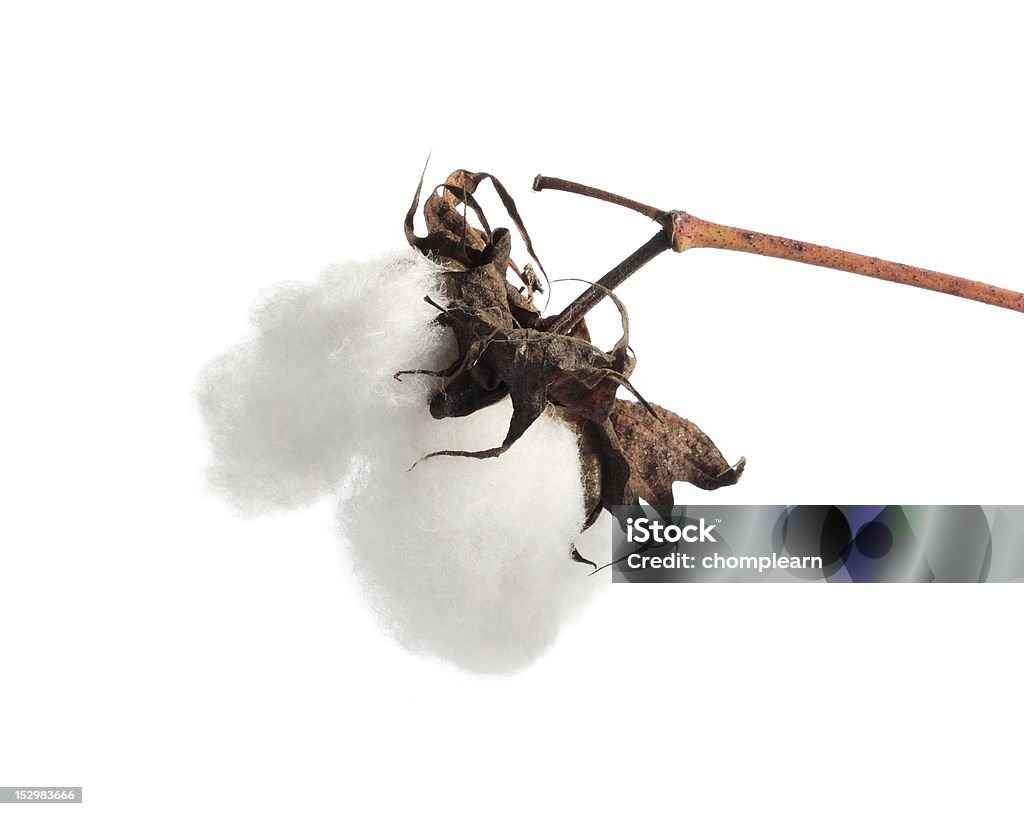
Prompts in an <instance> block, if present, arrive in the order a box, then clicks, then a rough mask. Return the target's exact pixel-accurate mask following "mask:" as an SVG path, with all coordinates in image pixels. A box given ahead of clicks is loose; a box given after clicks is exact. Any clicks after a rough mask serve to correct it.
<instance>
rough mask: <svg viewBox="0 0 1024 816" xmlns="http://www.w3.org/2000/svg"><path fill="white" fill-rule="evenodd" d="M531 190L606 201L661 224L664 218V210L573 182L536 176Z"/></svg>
mask: <svg viewBox="0 0 1024 816" xmlns="http://www.w3.org/2000/svg"><path fill="white" fill-rule="evenodd" d="M533 189H534V190H536V191H537V192H540V191H541V190H561V191H562V192H563V193H575V194H576V195H581V196H586V197H587V198H596V199H598V200H599V201H607V202H608V203H609V204H618V205H619V206H620V207H626V208H627V209H630V210H633V211H635V212H638V213H640V214H641V215H646V216H647V217H648V218H650V219H651V220H652V221H657V222H659V223H661V221H662V219H663V218H664V217H665V212H664V210H659V209H658V208H657V207H651V206H649V205H647V204H641V203H640V202H639V201H634V200H633V199H631V198H625V197H623V196H620V195H615V193H609V192H606V191H604V190H598V189H597V188H596V187H588V186H587V185H586V184H578V183H577V182H575V181H566V180H565V179H560V178H552V177H551V176H540V175H538V176H537V177H536V178H535V179H534V180H533Z"/></svg>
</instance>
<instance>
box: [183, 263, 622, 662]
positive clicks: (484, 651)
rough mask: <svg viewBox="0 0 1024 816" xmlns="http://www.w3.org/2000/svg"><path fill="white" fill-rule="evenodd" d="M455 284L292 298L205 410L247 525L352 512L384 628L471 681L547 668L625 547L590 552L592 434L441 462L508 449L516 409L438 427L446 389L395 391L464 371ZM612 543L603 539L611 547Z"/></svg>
mask: <svg viewBox="0 0 1024 816" xmlns="http://www.w3.org/2000/svg"><path fill="white" fill-rule="evenodd" d="M438 272H439V268H438V267H437V266H436V265H434V264H433V263H431V262H430V261H428V260H426V259H425V258H424V257H423V256H422V255H421V254H420V253H418V252H416V251H415V250H408V251H406V252H402V253H395V254H393V255H389V256H385V257H382V258H378V259H375V260H373V261H370V262H367V263H359V264H356V263H349V264H344V265H339V266H334V267H331V268H330V269H328V270H327V271H326V272H325V273H324V274H323V276H322V277H321V278H320V280H319V281H318V282H316V283H314V284H288V285H284V286H281V287H278V288H277V289H276V290H274V291H272V292H270V293H269V294H268V295H266V296H265V297H264V298H263V299H262V300H261V301H260V303H259V304H258V305H257V307H256V308H255V309H254V312H253V323H254V324H255V333H254V334H253V336H252V337H251V338H249V339H248V340H247V341H245V342H243V343H241V344H240V345H238V346H237V347H235V348H234V349H232V350H231V351H229V352H227V353H226V354H224V355H223V356H221V357H220V358H218V359H217V360H215V361H214V362H213V363H211V364H210V366H209V367H208V368H207V369H206V371H205V372H204V373H203V375H202V377H201V381H200V387H199V401H200V405H201V408H202V412H203V415H204V418H205V419H206V422H207V425H208V427H209V431H210V437H211V441H212V447H213V453H214V458H213V464H212V465H211V467H210V479H211V482H212V483H213V484H214V485H215V486H216V487H217V488H218V489H219V490H221V491H222V492H223V493H224V494H226V496H227V497H228V498H229V499H230V500H231V501H232V503H233V504H234V505H235V506H236V507H238V508H239V509H241V510H242V511H243V512H247V513H252V512H258V511H261V510H267V509H275V508H287V507H294V506H298V505H302V504H306V503H309V502H311V501H313V500H315V499H317V498H319V497H321V496H322V495H324V494H325V493H330V492H334V493H335V495H340V496H341V501H340V504H339V509H338V518H339V526H340V529H341V530H342V533H343V535H344V537H345V539H346V540H347V541H348V543H349V545H350V548H351V553H352V556H353V562H354V565H355V567H356V569H357V571H358V573H359V576H360V578H361V580H362V583H363V585H364V586H365V587H366V589H367V592H368V595H369V597H370V600H371V602H372V604H373V606H374V608H375V609H376V610H377V612H378V614H379V616H380V618H381V621H382V623H383V625H384V626H385V627H386V628H387V629H388V630H389V631H390V632H391V633H392V634H394V635H395V637H396V638H397V639H398V640H399V641H400V642H401V643H403V644H404V645H405V646H407V647H408V648H410V649H412V650H414V651H418V652H426V653H431V654H435V655H438V656H440V657H442V658H444V659H446V660H449V661H451V662H453V663H455V664H457V665H459V666H462V667H464V668H468V669H472V670H476V671H486V672H499V673H504V672H511V671H515V670H517V669H520V668H522V667H524V666H526V665H528V664H529V663H530V662H532V661H533V660H534V659H536V657H537V656H538V655H540V654H541V653H542V652H543V651H544V650H545V649H546V648H547V646H549V645H550V643H551V642H552V641H553V640H554V638H555V636H556V634H557V632H558V629H559V626H560V625H561V623H562V622H563V621H564V620H565V619H566V618H567V617H568V616H569V615H570V614H571V613H572V611H573V610H574V609H576V608H578V606H579V605H580V603H581V602H582V600H583V599H584V598H585V597H586V596H587V595H588V594H589V593H590V591H592V590H593V589H594V588H595V587H596V586H598V585H600V584H602V583H604V580H605V579H604V578H603V576H591V575H590V568H589V567H587V566H586V565H583V564H579V563H576V562H574V561H572V560H571V559H570V557H569V547H570V545H571V543H572V542H574V541H575V543H576V546H577V547H578V549H579V550H580V551H581V552H582V553H583V554H584V555H586V556H587V557H589V558H591V559H592V560H594V561H597V562H598V563H605V562H606V561H607V559H608V554H609V552H610V533H609V531H608V530H607V529H605V528H604V527H603V526H602V525H600V524H599V525H597V527H595V528H594V529H592V530H590V531H588V532H587V533H586V534H584V535H583V536H582V537H581V536H580V535H579V530H580V527H581V526H582V524H583V521H584V508H583V488H582V477H581V471H580V463H579V456H578V452H577V447H576V438H575V434H574V432H573V431H572V430H571V429H570V428H569V427H568V426H567V425H565V424H564V423H563V422H562V421H561V420H560V419H558V418H557V417H556V416H554V415H553V414H552V413H551V412H550V411H549V412H548V413H547V414H545V415H544V416H542V417H541V418H540V419H539V420H538V421H537V422H536V423H534V425H533V426H532V427H531V428H530V429H529V430H528V431H527V433H526V434H525V435H524V436H523V437H522V438H521V439H520V440H518V441H517V442H516V443H515V445H513V446H512V448H511V449H510V450H509V451H508V452H507V453H505V454H503V455H502V456H500V457H497V458H495V459H486V460H477V459H467V458H452V457H435V458H433V459H429V460H426V461H424V462H421V463H420V464H419V465H418V466H416V467H415V468H414V469H413V470H412V471H410V470H409V468H410V466H411V465H413V463H415V462H416V461H417V460H418V459H419V458H420V457H421V456H423V455H424V454H426V453H430V452H431V451H434V450H440V449H468V450H477V449H482V448H490V447H494V446H496V445H499V444H500V443H501V441H502V439H503V438H504V436H505V433H506V431H507V429H508V422H509V417H510V414H511V407H510V403H509V401H508V400H505V401H504V402H502V403H499V404H498V405H495V406H492V407H490V408H487V409H484V410H482V411H478V412H477V413H475V414H473V415H471V416H469V417H464V418H459V419H443V420H436V419H433V418H432V417H431V416H430V413H429V410H428V405H427V402H428V399H429V395H430V393H431V391H432V390H433V389H434V388H436V387H437V384H438V380H437V379H436V378H433V377H428V376H422V375H407V376H406V377H405V378H404V379H403V381H402V382H398V381H396V380H395V379H394V377H393V374H394V373H395V372H396V371H398V370H400V369H408V368H427V369H436V368H443V367H444V366H445V365H447V364H448V363H450V362H451V360H452V359H453V358H454V356H455V347H454V342H453V341H452V338H451V335H450V332H449V330H447V329H440V328H438V327H437V326H436V324H434V323H433V318H434V317H435V316H436V314H437V312H436V310H435V309H434V308H433V307H431V306H430V305H428V304H426V303H425V302H424V301H423V297H424V295H430V296H431V297H432V298H433V299H434V300H436V301H438V302H442V300H443V296H442V295H441V292H440V290H441V286H440V280H439V277H438ZM598 528H601V529H598Z"/></svg>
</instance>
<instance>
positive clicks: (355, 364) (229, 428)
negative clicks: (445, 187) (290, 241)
mask: <svg viewBox="0 0 1024 816" xmlns="http://www.w3.org/2000/svg"><path fill="white" fill-rule="evenodd" d="M438 271H439V267H438V266H437V265H436V264H434V263H432V262H430V261H429V260H427V259H426V258H425V257H424V256H423V255H422V254H421V253H419V252H417V251H415V250H412V249H409V250H406V251H404V252H398V253H393V254H391V255H387V256H382V257H380V258H377V259H373V260H371V261H368V262H364V263H346V264H340V265H337V266H332V267H330V268H329V269H327V270H326V271H325V272H324V273H323V275H322V276H321V277H320V279H319V280H318V281H317V282H315V283H311V284H296V283H291V284H285V285H281V286H279V287H277V288H276V289H274V290H272V291H270V292H269V293H267V294H265V295H264V297H263V298H262V299H261V301H260V302H259V303H258V304H257V306H256V307H255V308H254V310H253V314H252V322H253V324H254V328H255V331H254V333H253V335H252V336H251V337H250V338H249V339H247V340H246V341H244V342H243V343H241V344H239V345H238V346H236V347H235V348H233V349H231V350H230V351H228V352H227V353H226V354H224V355H222V356H221V357H219V358H218V359H216V360H214V361H213V362H212V363H211V364H210V365H209V366H208V367H207V368H206V370H205V371H204V372H203V374H202V376H201V378H200V384H199V389H198V399H199V404H200V408H201V410H202V413H203V416H204V418H205V420H206V423H207V426H208V429H209V433H210V438H211V442H212V446H213V454H214V458H213V464H212V465H211V467H210V470H209V478H210V481H211V483H212V484H213V485H214V486H215V487H217V488H219V489H220V490H221V491H222V492H223V493H224V494H225V495H226V496H227V498H228V499H229V500H230V501H231V502H232V503H233V504H234V505H235V506H236V507H237V508H238V509H239V510H241V511H242V512H245V513H253V512H259V511H262V510H268V509H274V508H288V507H295V506H299V505H304V504H308V503H310V502H312V501H315V500H316V499H318V498H320V497H321V496H323V495H324V494H326V493H329V492H331V491H333V490H335V489H336V488H337V487H338V485H339V484H340V482H341V481H342V479H343V478H344V475H345V473H346V472H347V470H348V467H349V464H350V461H351V458H352V453H353V450H354V446H355V443H356V442H357V440H359V439H360V438H361V437H362V436H363V435H364V434H365V433H366V432H367V429H368V428H377V427H381V428H386V427H387V426H388V425H389V423H391V422H392V421H393V420H392V419H391V418H390V417H391V414H392V413H393V412H395V411H397V410H400V409H402V408H405V407H409V406H411V405H415V406H417V408H420V409H421V410H425V407H423V406H424V404H425V401H426V399H427V396H428V393H429V389H430V388H432V387H433V386H434V384H435V382H434V381H433V380H430V379H428V378H423V377H419V378H415V377H414V378H410V381H409V382H406V383H399V382H396V381H395V380H394V378H393V374H394V373H395V372H396V371H398V370H400V369H407V368H432V367H443V366H444V365H445V364H447V362H449V361H450V358H451V357H452V356H454V347H453V344H452V343H451V339H450V337H449V335H448V333H447V332H446V331H445V330H443V329H441V328H439V327H437V326H436V325H434V324H433V323H432V319H433V318H434V317H435V316H436V315H437V311H436V310H435V309H434V308H433V307H431V306H430V305H428V304H427V303H425V302H424V300H423V298H424V296H427V295H429V296H431V297H433V298H434V299H439V298H441V293H440V281H439V278H438Z"/></svg>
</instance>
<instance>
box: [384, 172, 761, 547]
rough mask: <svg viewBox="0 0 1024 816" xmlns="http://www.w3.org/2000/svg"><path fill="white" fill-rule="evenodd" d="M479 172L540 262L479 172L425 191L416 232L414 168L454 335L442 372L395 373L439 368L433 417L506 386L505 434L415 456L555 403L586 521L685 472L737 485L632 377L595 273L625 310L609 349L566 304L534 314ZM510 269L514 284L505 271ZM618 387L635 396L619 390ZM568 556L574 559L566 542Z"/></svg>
mask: <svg viewBox="0 0 1024 816" xmlns="http://www.w3.org/2000/svg"><path fill="white" fill-rule="evenodd" d="M485 180H489V181H491V182H492V183H493V185H494V187H495V189H496V190H497V192H498V195H499V196H500V198H501V200H502V202H503V204H504V205H505V208H506V210H507V211H508V214H509V216H510V217H511V219H512V221H513V222H514V224H515V226H516V227H517V229H518V231H519V233H520V235H521V236H522V238H523V240H524V242H525V243H526V247H527V250H528V252H529V253H530V255H531V257H532V258H533V260H534V262H536V264H537V267H538V268H540V269H541V271H542V272H543V266H542V265H541V263H540V261H539V260H537V257H536V254H535V253H534V250H533V244H532V241H531V240H530V237H529V234H528V233H527V231H526V229H525V227H524V225H523V222H522V219H521V218H520V216H519V213H518V211H517V210H516V207H515V202H514V201H513V200H512V198H511V196H509V194H508V192H507V191H506V190H505V188H504V187H503V186H502V185H501V184H500V182H498V181H497V179H495V178H494V177H493V176H490V175H489V174H486V173H470V172H467V171H465V170H458V171H456V172H454V173H452V174H451V175H450V176H449V177H448V180H447V182H446V183H445V184H443V185H440V186H439V187H438V188H437V189H436V190H435V191H434V192H433V193H432V194H431V195H430V196H429V197H428V198H427V200H426V202H425V204H424V208H423V214H424V217H425V219H426V223H427V235H426V237H418V236H417V235H416V234H415V232H414V229H413V218H414V216H415V213H416V209H417V207H418V205H419V199H420V194H421V191H422V179H421V181H420V187H418V188H417V190H416V196H415V198H414V200H413V204H412V207H411V208H410V210H409V213H408V215H407V217H406V221H405V230H406V236H407V237H408V239H409V242H410V243H411V244H412V245H413V246H415V247H416V248H418V249H420V250H421V251H423V252H425V253H427V254H429V255H430V257H432V258H433V259H434V260H435V261H437V262H438V263H439V264H441V265H442V266H443V267H444V268H445V269H446V274H445V282H446V295H447V298H446V300H447V302H446V304H445V305H439V304H433V305H434V306H436V307H437V308H438V310H439V312H440V314H439V315H438V317H437V320H438V321H439V322H440V323H441V324H442V325H444V326H448V327H450V328H451V329H452V331H453V333H454V335H455V340H456V344H457V348H458V356H457V357H456V359H455V360H454V361H453V362H452V364H451V365H450V366H448V368H446V369H444V370H443V371H422V370H421V371H415V372H412V371H403V372H398V374H396V375H395V376H396V377H399V376H401V375H402V374H410V373H417V374H431V375H435V376H438V377H440V378H442V384H441V387H440V389H439V391H438V392H437V394H436V396H435V397H434V398H433V400H432V401H431V404H430V412H431V414H432V415H433V416H434V417H436V418H439V419H440V418H444V417H456V416H466V415H467V414H471V413H473V412H474V411H477V410H479V409H481V408H483V407H486V406H488V405H491V404H494V403H495V402H497V401H499V400H501V399H503V398H504V397H505V396H510V397H511V400H512V406H513V413H512V419H511V422H510V424H509V429H508V433H507V434H506V436H505V439H504V440H503V441H502V443H501V444H500V445H498V446H496V447H493V448H489V449H487V450H479V451H464V450H443V451H436V452H434V453H431V454H429V455H428V456H426V457H424V458H425V459H429V458H431V457H434V456H469V457H474V458H478V459H483V458H488V457H493V456H500V455H501V454H502V453H504V452H505V451H506V450H508V449H509V447H510V446H511V445H513V444H514V443H515V442H516V440H517V439H519V438H520V437H521V436H522V435H523V433H525V431H526V430H527V428H529V427H530V425H532V424H533V422H534V421H535V420H536V419H537V418H538V417H539V416H540V415H541V414H542V413H543V412H544V411H545V410H547V409H548V408H549V407H552V406H553V407H555V408H556V409H557V410H558V412H559V413H560V414H561V415H562V416H563V418H565V419H566V421H568V422H569V423H570V424H572V425H573V426H574V427H575V428H576V429H577V432H578V435H579V439H580V450H581V458H582V460H583V463H584V471H585V477H586V487H587V498H588V508H587V509H588V518H587V526H589V525H590V524H592V523H593V522H594V520H595V519H596V518H597V516H598V514H599V513H600V511H601V509H602V508H611V507H613V506H615V505H623V504H635V503H638V502H639V499H640V498H641V497H643V498H644V499H645V500H647V501H649V502H650V503H652V504H659V503H661V504H672V483H673V482H674V481H688V482H692V483H693V484H696V485H698V486H700V487H703V488H706V489H709V490H713V489H715V488H718V487H722V486H724V485H729V484H734V483H735V482H736V480H737V479H738V478H739V476H740V474H741V473H742V471H743V460H742V459H741V460H740V461H739V463H738V464H737V465H736V466H735V467H730V466H729V464H728V463H727V462H726V460H725V458H724V457H723V456H722V454H721V452H720V451H719V450H718V448H717V447H716V446H715V444H714V443H713V442H712V441H711V440H710V439H709V438H708V437H707V435H706V434H704V433H703V432H702V431H701V430H700V429H699V428H697V426H696V425H694V424H693V423H691V422H689V421H687V420H685V419H683V418H682V417H679V416H677V415H676V414H673V413H672V412H671V411H667V410H665V409H663V408H659V407H657V406H654V405H652V404H650V403H648V402H647V401H646V400H645V399H644V398H643V397H642V396H641V395H640V394H639V393H637V391H636V389H635V388H633V386H632V385H631V384H630V381H629V375H630V373H631V372H632V370H633V367H634V365H635V364H636V359H635V357H633V356H632V354H631V352H630V349H629V320H628V317H627V314H626V310H625V307H624V306H623V305H622V303H621V302H620V301H619V299H618V298H616V297H615V295H614V294H613V293H612V292H611V291H610V289H609V288H608V287H605V286H604V285H602V284H594V285H592V287H591V289H589V290H588V293H591V297H593V296H597V299H600V298H602V297H605V296H607V297H610V298H611V299H612V300H613V302H614V303H615V305H616V307H617V308H618V310H619V313H620V315H621V318H622V336H621V338H620V339H619V341H618V342H617V343H616V344H615V345H614V346H613V347H612V348H611V349H610V350H608V351H603V350H601V349H600V348H598V347H597V346H595V345H594V344H593V343H591V342H590V338H589V335H588V332H587V329H586V323H585V321H584V319H583V314H584V312H583V311H581V310H580V309H579V308H576V309H575V310H574V309H573V307H570V309H568V310H566V312H563V313H562V314H561V315H558V316H556V317H555V318H552V319H549V318H545V317H543V316H542V315H541V314H540V311H539V310H538V308H537V307H536V305H535V303H534V298H533V295H534V293H535V292H539V291H543V290H542V287H541V285H540V282H539V280H538V279H537V278H536V276H535V275H533V274H532V266H530V265H526V266H524V267H523V270H522V271H520V269H519V268H518V267H517V266H515V265H514V264H513V263H512V261H511V260H510V257H509V254H510V250H511V243H512V242H511V235H510V233H509V231H508V230H506V229H501V228H499V229H495V230H492V229H491V228H490V226H489V224H488V221H487V219H486V217H485V216H484V213H483V211H482V209H481V207H480V206H479V204H478V202H477V201H476V198H475V196H474V194H475V193H476V191H477V188H478V186H479V185H480V183H481V182H483V181H485ZM460 207H461V208H462V210H463V211H460ZM468 210H472V211H473V212H474V213H475V214H476V215H477V217H478V218H479V220H480V225H481V227H480V228H476V227H474V226H472V225H470V224H469V223H468V221H467V217H466V215H467V212H466V211H468ZM510 270H512V271H513V272H514V273H515V274H516V275H517V276H518V278H519V281H520V283H521V284H522V288H518V287H516V286H514V285H513V284H512V283H511V282H510V281H509V278H508V273H509V271H510ZM595 302H596V301H595ZM578 303H579V301H577V304H578ZM620 386H621V387H624V388H626V389H627V390H629V391H630V392H631V393H632V394H633V395H634V396H635V397H636V398H637V400H638V401H639V402H636V403H634V402H629V401H626V400H621V399H617V398H616V393H617V392H618V389H619V387H620ZM421 461H422V460H421ZM572 555H573V557H575V558H577V560H583V559H582V558H581V557H580V556H579V555H578V554H577V553H576V552H575V550H573V551H572ZM587 563H590V562H587Z"/></svg>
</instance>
